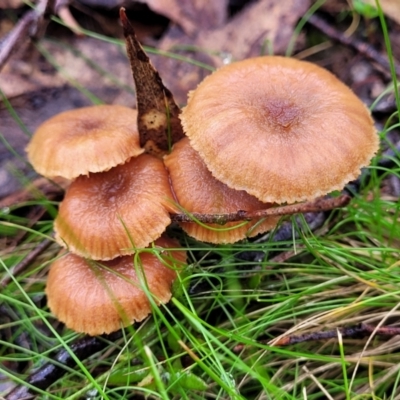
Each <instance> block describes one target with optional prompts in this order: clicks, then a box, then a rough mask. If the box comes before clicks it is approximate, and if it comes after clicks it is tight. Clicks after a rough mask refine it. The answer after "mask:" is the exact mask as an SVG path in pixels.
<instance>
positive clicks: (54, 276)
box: [46, 238, 186, 335]
mask: <svg viewBox="0 0 400 400" xmlns="http://www.w3.org/2000/svg"><path fill="white" fill-rule="evenodd" d="M155 245H156V246H158V247H162V248H179V243H177V242H176V241H174V240H171V239H166V238H161V239H159V240H158V241H156V242H155ZM134 260H136V261H134ZM185 261H186V254H185V252H184V251H182V250H177V251H172V250H171V251H168V250H167V249H166V250H163V251H161V252H160V254H159V256H156V255H154V254H152V253H150V252H146V253H145V252H143V253H141V254H140V255H138V257H133V256H124V257H118V258H116V259H114V260H111V261H99V262H94V261H88V260H85V259H84V258H81V257H79V256H77V255H74V254H71V253H68V254H66V255H64V256H62V257H60V258H59V259H58V260H56V261H55V262H54V263H53V264H52V265H51V267H50V272H49V276H48V280H47V287H46V294H47V300H48V305H49V307H50V310H51V311H52V312H53V314H55V315H56V317H57V318H58V319H59V320H60V321H62V322H64V323H65V324H66V325H67V327H69V328H70V329H73V330H75V331H77V332H84V333H87V334H89V335H100V334H103V333H110V332H114V331H117V330H118V329H120V328H121V327H122V326H128V325H130V324H132V323H133V322H134V321H141V320H143V319H144V318H146V317H147V315H148V314H149V313H150V312H151V305H150V301H149V298H148V295H149V292H150V293H151V295H152V296H153V299H154V301H155V303H156V304H157V305H158V304H165V303H167V302H168V301H169V300H170V298H171V285H172V283H173V281H174V280H175V278H176V275H177V270H179V269H181V268H182V267H183V265H184V263H185ZM138 271H139V275H138ZM142 271H143V273H144V274H143V275H141V272H142ZM144 282H146V283H147V287H148V292H147V293H146V290H143V285H144Z"/></svg>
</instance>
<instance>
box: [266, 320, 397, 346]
mask: <svg viewBox="0 0 400 400" xmlns="http://www.w3.org/2000/svg"><path fill="white" fill-rule="evenodd" d="M339 331H340V333H341V335H342V337H343V338H347V339H349V338H351V339H362V338H364V337H367V336H369V335H371V334H372V333H374V334H375V335H376V336H383V337H385V338H388V337H393V336H397V335H400V327H394V326H381V327H380V328H376V327H374V326H373V325H369V324H364V323H361V324H359V325H356V326H349V327H347V328H340V329H339ZM337 335H338V333H337V329H333V330H330V331H324V332H312V333H306V334H304V335H293V336H285V337H283V338H281V339H279V340H277V341H274V342H273V345H274V346H288V345H292V344H297V343H303V342H310V341H316V340H326V339H332V338H337Z"/></svg>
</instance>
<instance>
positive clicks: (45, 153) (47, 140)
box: [26, 105, 144, 179]
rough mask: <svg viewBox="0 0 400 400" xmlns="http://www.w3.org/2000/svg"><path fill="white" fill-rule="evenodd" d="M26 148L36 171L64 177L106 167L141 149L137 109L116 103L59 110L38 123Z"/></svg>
mask: <svg viewBox="0 0 400 400" xmlns="http://www.w3.org/2000/svg"><path fill="white" fill-rule="evenodd" d="M26 150H27V153H28V159H29V161H30V162H31V164H32V165H33V167H34V168H35V170H36V171H37V172H38V173H39V174H41V175H44V176H47V177H55V176H61V177H63V178H67V179H74V178H76V177H77V176H79V175H88V174H89V172H101V171H107V170H109V169H110V168H112V167H115V166H116V165H119V164H123V163H124V162H126V161H127V160H128V159H129V158H131V157H136V156H138V155H139V154H142V153H143V152H144V149H142V148H141V147H140V145H139V132H138V129H137V111H136V110H132V109H130V108H128V107H123V106H118V105H101V106H92V107H84V108H79V109H77V110H70V111H65V112H63V113H61V114H58V115H56V116H54V117H52V118H50V119H49V120H47V121H45V122H44V123H43V124H42V125H40V126H39V128H38V129H37V130H36V132H35V134H34V135H33V137H32V140H31V141H30V143H29V144H28V147H27V149H26Z"/></svg>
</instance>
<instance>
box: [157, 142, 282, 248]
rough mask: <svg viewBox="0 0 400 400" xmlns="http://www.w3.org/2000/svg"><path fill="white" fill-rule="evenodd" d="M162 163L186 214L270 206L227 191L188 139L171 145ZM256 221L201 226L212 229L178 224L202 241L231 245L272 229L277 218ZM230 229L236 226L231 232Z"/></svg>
mask: <svg viewBox="0 0 400 400" xmlns="http://www.w3.org/2000/svg"><path fill="white" fill-rule="evenodd" d="M164 163H165V165H166V166H167V168H168V170H169V174H170V177H171V182H172V187H173V191H174V194H175V196H176V198H177V201H178V203H179V204H180V205H181V206H182V207H183V208H184V209H185V210H186V211H189V212H196V213H203V214H219V213H230V212H237V211H239V210H244V211H255V210H261V209H265V208H269V207H271V206H272V204H265V203H262V202H261V201H259V200H258V199H256V198H255V197H254V196H251V195H250V194H248V193H246V192H245V191H243V190H240V191H239V190H234V189H231V188H229V187H228V186H227V185H225V184H224V183H222V182H220V181H218V180H217V179H216V178H214V177H213V176H212V174H211V172H210V171H209V170H208V169H207V167H206V165H205V163H204V161H203V160H202V159H201V157H200V156H199V154H198V153H197V152H196V151H195V150H194V149H193V148H192V147H191V146H190V143H189V140H188V138H184V139H182V140H180V141H179V142H178V143H176V144H175V145H174V148H173V150H172V152H171V153H170V154H169V155H167V156H165V157H164ZM259 221H260V218H259V219H254V220H252V221H249V222H248V223H247V224H246V225H243V224H242V223H240V222H228V223H226V224H225V225H218V224H204V225H207V226H208V227H210V228H212V229H207V228H206V227H204V226H202V225H199V224H198V223H195V222H193V223H186V222H184V223H181V224H180V225H181V226H182V228H183V230H184V231H185V232H187V233H188V234H189V235H190V236H192V237H194V238H196V239H198V240H201V241H203V242H210V243H234V242H237V241H238V240H241V239H244V238H245V237H246V236H255V235H257V234H259V233H261V232H265V231H268V230H270V229H272V228H274V227H275V226H276V224H277V222H278V221H279V217H268V218H265V219H263V222H261V223H259ZM240 225H242V226H240ZM234 226H238V227H237V228H235V229H232V227H234ZM213 228H217V230H214V229H213ZM226 228H230V229H228V230H226Z"/></svg>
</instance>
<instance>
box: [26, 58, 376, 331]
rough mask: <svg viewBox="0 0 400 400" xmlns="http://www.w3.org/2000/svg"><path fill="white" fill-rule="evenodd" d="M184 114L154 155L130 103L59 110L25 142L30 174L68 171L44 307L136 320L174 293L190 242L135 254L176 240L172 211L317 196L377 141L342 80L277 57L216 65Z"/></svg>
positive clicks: (208, 233) (254, 229) (90, 324)
mask: <svg viewBox="0 0 400 400" xmlns="http://www.w3.org/2000/svg"><path fill="white" fill-rule="evenodd" d="M180 118H181V122H182V126H183V130H184V132H185V134H186V137H184V138H183V139H181V140H179V141H178V142H177V143H175V144H174V146H173V148H172V151H170V153H169V154H167V155H165V156H164V157H163V159H160V158H156V157H153V156H152V155H149V154H146V153H144V152H145V150H144V149H143V148H141V147H140V145H139V143H140V140H139V132H138V129H137V123H136V121H137V119H138V113H137V111H135V110H131V109H128V108H125V107H121V106H94V107H89V108H84V109H80V110H77V111H70V112H65V113H62V114H60V115H58V116H56V117H53V118H52V119H50V120H48V121H47V122H45V123H44V124H43V125H41V127H39V129H38V130H37V132H36V133H35V135H34V137H33V139H32V141H31V143H30V144H29V146H28V148H27V151H28V157H29V159H30V161H31V163H32V164H33V166H34V167H35V169H36V170H37V171H38V172H40V173H41V174H43V175H45V176H49V177H54V176H62V177H65V178H67V179H73V181H72V183H71V184H70V186H69V188H68V190H67V192H66V195H65V198H64V200H63V202H62V203H61V205H60V208H59V214H58V216H57V218H56V220H55V224H54V228H55V232H56V240H57V241H58V243H60V245H62V246H64V247H66V248H68V249H69V250H70V251H71V253H70V254H68V255H66V256H64V257H61V258H60V259H59V260H57V261H56V262H55V263H54V264H53V265H52V266H51V269H50V274H49V281H48V286H47V289H46V292H47V296H48V302H49V306H50V309H51V310H52V311H53V313H54V314H55V315H56V316H58V318H59V319H60V320H61V321H63V322H65V323H66V324H67V326H69V327H71V328H72V329H75V330H77V331H80V332H86V333H89V334H92V335H94V334H99V333H104V332H106V333H108V332H111V331H113V330H117V329H118V328H119V327H120V325H121V324H122V325H128V324H130V323H132V321H139V320H141V319H143V318H144V317H145V316H146V315H147V314H148V313H149V312H150V303H151V302H150V301H149V297H148V294H151V296H152V298H153V300H154V303H155V304H160V303H165V302H166V301H168V300H169V298H170V296H171V292H170V286H171V282H172V281H173V279H174V278H175V277H176V271H178V270H179V268H181V266H182V265H183V263H184V262H185V253H184V252H183V251H174V253H173V255H174V257H172V256H171V253H172V251H171V250H169V251H166V252H164V253H162V252H161V253H160V254H159V256H157V257H156V256H154V255H150V254H147V253H144V254H141V253H139V254H136V255H135V256H134V257H133V256H132V255H133V254H135V253H136V251H137V249H139V248H140V249H141V248H144V247H146V246H148V245H149V244H150V243H152V242H154V243H155V244H154V245H155V246H156V247H157V246H161V247H164V248H173V247H177V245H178V244H177V243H175V242H174V241H171V240H170V239H167V238H161V239H159V238H160V237H161V235H162V234H163V232H164V231H165V229H166V227H167V226H168V225H169V224H170V222H171V213H179V212H185V213H187V214H189V215H191V214H192V213H193V214H197V215H199V214H221V213H222V214H223V213H237V212H239V211H246V212H252V211H257V210H263V209H264V210H265V209H268V208H270V207H273V206H274V205H276V204H282V203H289V204H290V203H294V202H298V201H304V200H314V199H315V198H317V197H319V196H323V195H326V194H327V193H329V192H331V191H333V190H338V189H342V188H343V186H344V185H345V184H346V183H347V182H348V181H350V180H352V179H354V178H356V177H357V176H358V175H359V173H360V168H362V167H364V166H366V165H368V164H369V162H370V160H371V158H372V157H373V156H374V154H375V153H376V151H377V149H378V136H377V134H376V130H375V128H374V124H373V120H372V118H371V115H370V112H369V110H368V109H367V108H366V107H365V106H364V104H363V103H362V102H361V101H360V100H359V99H358V98H357V97H356V96H355V95H354V94H353V92H352V91H351V90H350V89H349V88H348V87H347V86H345V85H344V84H343V83H341V82H340V81H339V80H338V79H337V78H336V77H335V76H334V75H332V74H331V73H330V72H328V71H326V70H324V69H322V68H320V67H318V66H316V65H313V64H311V63H308V62H304V61H298V60H294V59H289V58H284V57H275V56H266V57H258V58H254V59H249V60H245V61H240V62H236V63H234V64H231V65H228V66H225V67H223V68H221V69H219V70H217V71H216V72H214V73H213V74H211V75H210V76H209V77H207V78H206V79H205V80H204V81H203V82H201V83H200V85H199V86H198V87H197V89H195V90H194V91H192V92H191V93H190V94H189V99H188V104H187V106H186V107H185V108H184V109H183V110H182V114H181V116H180ZM139 119H140V118H139ZM147 133H148V132H147ZM140 135H142V133H140ZM155 141H156V140H155ZM277 221H278V217H267V218H258V219H254V220H252V221H244V222H242V223H239V224H238V223H236V222H234V223H233V222H228V223H226V224H225V226H224V227H221V225H218V224H212V223H207V224H205V223H201V221H195V222H198V223H193V222H191V223H187V222H182V223H181V226H182V228H183V230H185V231H186V232H187V233H188V234H189V235H190V236H192V237H194V238H196V239H198V240H201V241H205V242H210V243H234V242H236V241H238V240H241V239H244V238H245V237H248V236H255V235H257V234H259V233H261V232H265V231H268V230H270V229H272V228H273V227H274V226H275V225H276V224H277ZM223 222H226V221H223ZM133 258H135V260H136V262H135V263H133ZM93 260H96V261H93ZM99 260H101V261H99ZM143 281H144V282H143ZM78 283H81V284H82V285H83V286H78ZM117 287H118V288H119V289H118V290H117ZM61 297H62V298H63V299H68V300H67V301H65V300H62V301H60V298H61ZM94 299H96V300H94ZM92 301H93V302H92ZM106 310H107V313H108V314H106ZM104 319H106V320H107V322H101V321H103V320H104Z"/></svg>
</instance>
